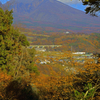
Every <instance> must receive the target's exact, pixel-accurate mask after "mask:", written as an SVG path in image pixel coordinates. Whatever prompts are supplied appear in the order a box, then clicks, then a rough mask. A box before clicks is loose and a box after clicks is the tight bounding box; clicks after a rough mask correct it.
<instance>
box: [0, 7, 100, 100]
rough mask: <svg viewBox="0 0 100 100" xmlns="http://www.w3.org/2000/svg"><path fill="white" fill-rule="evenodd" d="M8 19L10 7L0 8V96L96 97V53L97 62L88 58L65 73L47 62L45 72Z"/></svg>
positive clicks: (99, 82) (23, 99) (99, 77)
mask: <svg viewBox="0 0 100 100" xmlns="http://www.w3.org/2000/svg"><path fill="white" fill-rule="evenodd" d="M12 22H13V17H12V11H8V10H6V11H5V12H4V11H3V10H2V9H1V8H0V100H93V99H94V100H99V99H100V59H99V57H98V62H97V63H95V62H94V60H93V59H91V60H89V61H88V62H86V63H84V65H83V66H82V67H78V68H77V72H74V73H71V72H69V73H68V74H66V73H67V72H65V71H63V69H59V70H58V71H57V70H56V71H55V70H54V69H53V68H52V67H51V66H50V65H47V66H46V67H47V68H48V69H47V70H45V71H47V72H48V71H49V75H47V74H46V73H43V72H41V70H38V69H37V68H38V66H37V65H36V64H35V63H34V62H33V61H34V55H35V54H34V53H35V50H34V49H28V48H26V47H27V46H29V43H28V41H27V39H26V37H25V35H23V34H20V32H19V31H18V30H16V29H14V28H13V27H12V26H11V24H12ZM45 55H47V54H46V53H45ZM54 55H55V54H54ZM64 56H65V55H64ZM66 56H69V57H70V54H67V55H66ZM58 57H59V56H58ZM91 62H92V63H91ZM71 64H73V62H71ZM74 64H75V63H74ZM58 66H59V65H58V64H57V66H55V67H58ZM41 67H42V66H41ZM74 67H75V66H74ZM41 69H43V68H41ZM61 72H63V74H62V73H61Z"/></svg>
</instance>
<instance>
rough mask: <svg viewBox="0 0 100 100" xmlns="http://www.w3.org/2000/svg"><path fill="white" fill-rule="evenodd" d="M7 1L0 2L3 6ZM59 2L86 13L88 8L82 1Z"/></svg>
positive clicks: (66, 0)
mask: <svg viewBox="0 0 100 100" xmlns="http://www.w3.org/2000/svg"><path fill="white" fill-rule="evenodd" d="M7 1H9V0H0V2H1V3H2V4H4V3H6V2H7ZM58 1H60V2H63V3H65V4H67V5H69V6H71V7H73V8H76V9H78V10H82V11H84V9H85V8H86V6H83V5H82V2H81V0H58Z"/></svg>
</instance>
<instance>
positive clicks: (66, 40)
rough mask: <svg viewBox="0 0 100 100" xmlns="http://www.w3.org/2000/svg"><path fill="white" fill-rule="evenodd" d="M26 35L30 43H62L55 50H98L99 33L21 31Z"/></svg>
mask: <svg viewBox="0 0 100 100" xmlns="http://www.w3.org/2000/svg"><path fill="white" fill-rule="evenodd" d="M22 33H23V34H25V35H26V36H27V39H28V41H29V42H30V44H31V45H62V47H60V48H57V49H56V50H60V51H68V50H71V47H72V48H73V52H74V51H85V52H98V51H99V49H100V40H99V38H100V33H91V34H84V33H76V34H75V33H66V32H48V31H47V32H46V31H33V32H22Z"/></svg>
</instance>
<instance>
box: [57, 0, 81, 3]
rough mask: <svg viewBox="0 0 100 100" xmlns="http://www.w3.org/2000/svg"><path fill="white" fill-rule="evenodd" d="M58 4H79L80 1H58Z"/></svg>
mask: <svg viewBox="0 0 100 100" xmlns="http://www.w3.org/2000/svg"><path fill="white" fill-rule="evenodd" d="M58 1H60V2H63V3H65V4H79V3H82V1H81V0H58Z"/></svg>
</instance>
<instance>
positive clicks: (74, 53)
mask: <svg viewBox="0 0 100 100" xmlns="http://www.w3.org/2000/svg"><path fill="white" fill-rule="evenodd" d="M72 54H77V55H78V54H81V55H83V54H85V52H73V53H72Z"/></svg>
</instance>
